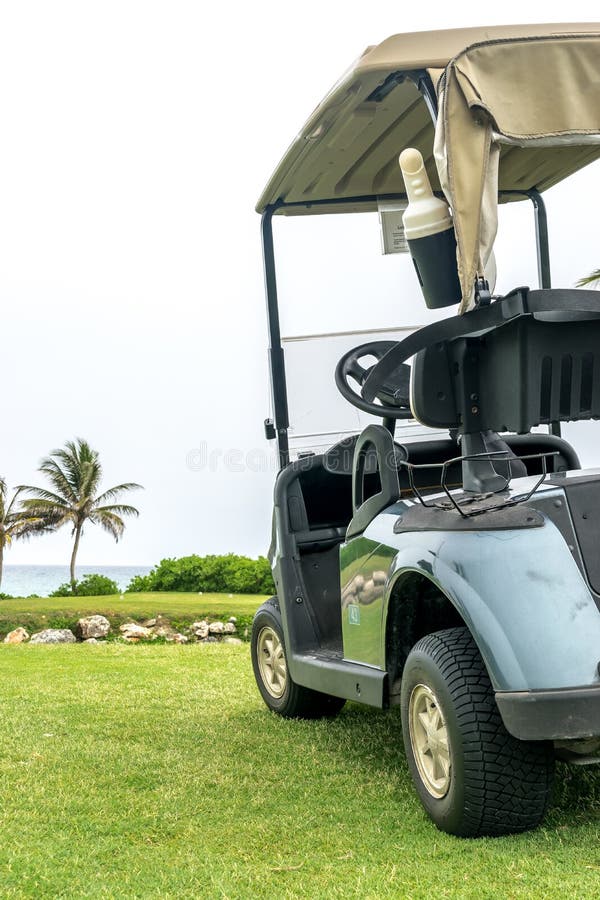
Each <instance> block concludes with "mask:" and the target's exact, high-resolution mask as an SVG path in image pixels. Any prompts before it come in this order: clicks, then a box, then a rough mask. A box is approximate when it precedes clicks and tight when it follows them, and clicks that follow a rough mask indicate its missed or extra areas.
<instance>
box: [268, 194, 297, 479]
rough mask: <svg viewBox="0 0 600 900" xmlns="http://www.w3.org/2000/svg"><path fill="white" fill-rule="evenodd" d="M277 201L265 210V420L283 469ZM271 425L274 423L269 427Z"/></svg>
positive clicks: (284, 409) (285, 411)
mask: <svg viewBox="0 0 600 900" xmlns="http://www.w3.org/2000/svg"><path fill="white" fill-rule="evenodd" d="M276 209H277V204H275V205H273V206H267V208H266V209H265V211H264V212H263V214H262V219H261V235H262V249H263V264H264V271H265V294H266V299H267V325H268V329H269V371H270V376H271V393H272V396H273V416H274V422H273V423H269V422H268V420H267V422H265V426H266V427H265V430H266V432H267V437H269V436H270V432H271V431H272V429H273V428H274V431H275V434H274V437H275V438H276V440H277V450H278V453H279V467H280V468H281V469H283V467H284V466H287V464H288V463H289V461H290V450H289V443H288V427H289V420H288V402H287V385H286V380H285V361H284V358H283V347H282V346H281V332H280V329H279V308H278V305H277V277H276V274H275V250H274V246H273V213H274V212H275V210H276ZM269 426H270V427H269Z"/></svg>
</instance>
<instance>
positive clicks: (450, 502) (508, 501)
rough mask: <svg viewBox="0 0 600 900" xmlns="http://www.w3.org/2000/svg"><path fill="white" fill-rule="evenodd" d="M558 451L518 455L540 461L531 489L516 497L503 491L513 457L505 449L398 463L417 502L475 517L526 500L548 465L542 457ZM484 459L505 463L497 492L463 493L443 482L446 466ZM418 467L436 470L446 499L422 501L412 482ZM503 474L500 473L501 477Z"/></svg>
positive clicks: (531, 494) (539, 481)
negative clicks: (437, 460) (501, 485)
mask: <svg viewBox="0 0 600 900" xmlns="http://www.w3.org/2000/svg"><path fill="white" fill-rule="evenodd" d="M559 455H560V454H559V452H558V451H557V450H553V451H550V452H548V453H530V454H528V455H526V456H518V457H516V458H517V460H519V461H521V460H526V459H539V460H541V463H542V474H541V476H540V477H539V478H538V480H537V481H536V483H535V484H534V486H533V487H532V488H531V490H530V491H528V492H527V493H525V494H519V495H517V496H512V497H507V496H505V495H504V494H503V491H505V490H506V489H507V488H508V486H509V484H510V482H511V480H512V468H511V462H512V460H513V459H515V457H514V456H512V454H511V452H510V451H509V450H494V451H490V452H487V453H472V454H470V455H465V456H455V457H453V458H452V459H447V460H446V461H445V462H443V463H411V462H407V461H405V460H399V461H398V464H399V465H400V466H403V467H404V468H405V469H406V470H407V472H408V480H409V484H410V489H411V491H412V493H413V496H414V497H415V499H416V500H418V501H419V503H421V504H422V505H423V506H425V507H427V508H429V509H446V510H450V509H455V510H456V511H457V512H458V513H460V515H461V516H463V518H468V517H469V516H479V515H482V514H483V513H486V512H492V511H494V510H497V509H506V507H508V506H516V505H517V504H518V503H527V501H528V500H529V499H530V498H531V497H532V496H533V494H535V492H536V491H537V490H538V488H539V487H540V486H541V484H542V483H543V482H544V480H545V478H546V476H547V474H548V466H547V463H546V460H547V458H548V457H550V456H559ZM482 459H488V460H490V461H493V460H499V461H500V460H501V461H502V462H504V463H507V464H508V473H509V474H508V478H505V481H506V484H505V486H504V488H502V490H501V491H496V492H494V493H485V494H471V493H469V494H465V493H462V494H461V492H460V491H455V492H454V493H452V491H451V490H450V489H449V487H448V484H447V474H448V470H449V469H450V466H452V465H455V464H456V463H461V464H462V462H463V461H464V460H482ZM418 469H427V470H428V471H431V469H440V470H441V476H440V487H441V488H442V490H443V491H444V493H445V494H446V497H447V498H448V499H447V500H429V501H427V500H425V498H424V497H423V494H422V493H421V491H420V490H419V488H418V487H417V486H416V484H415V478H414V473H415V471H416V470H418ZM502 477H504V476H502ZM491 497H493V498H494V502H491V503H486V501H487V500H489V499H490V498H491Z"/></svg>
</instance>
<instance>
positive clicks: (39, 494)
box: [15, 484, 70, 509]
mask: <svg viewBox="0 0 600 900" xmlns="http://www.w3.org/2000/svg"><path fill="white" fill-rule="evenodd" d="M17 491H18V492H21V491H23V492H25V493H29V494H35V496H34V497H32V498H27V499H25V500H22V501H21V502H22V503H30V502H31V501H32V500H50V501H52V502H53V503H59V504H62V505H63V506H64V508H65V509H70V505H69V503H67V502H66V501H65V498H64V497H59V496H58V494H53V493H52V492H51V491H47V490H46V489H45V488H38V487H33V486H32V485H29V484H20V485H18V487H17ZM15 496H16V495H15Z"/></svg>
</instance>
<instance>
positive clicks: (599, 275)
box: [577, 269, 600, 287]
mask: <svg viewBox="0 0 600 900" xmlns="http://www.w3.org/2000/svg"><path fill="white" fill-rule="evenodd" d="M599 281H600V269H594V271H593V272H590V274H589V275H585V276H584V277H583V278H580V279H579V281H578V282H577V287H585V286H586V285H588V284H597V283H598V282H599Z"/></svg>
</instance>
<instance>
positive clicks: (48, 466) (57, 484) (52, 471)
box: [38, 456, 77, 503]
mask: <svg viewBox="0 0 600 900" xmlns="http://www.w3.org/2000/svg"><path fill="white" fill-rule="evenodd" d="M38 472H41V473H42V475H45V476H46V478H47V479H48V481H49V482H50V484H51V485H52V487H53V488H54V490H55V491H56V492H57V493H58V494H61V495H62V496H63V497H64V499H65V500H69V501H70V502H71V503H73V502H76V501H77V485H76V484H73V483H72V482H71V479H70V478H69V476H68V475H67V473H66V472H64V471H63V469H62V468H61V467H60V466H59V464H58V463H57V462H56V460H55V459H52V457H50V456H49V457H47V458H46V459H43V460H42V461H41V463H40V465H39V468H38Z"/></svg>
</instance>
